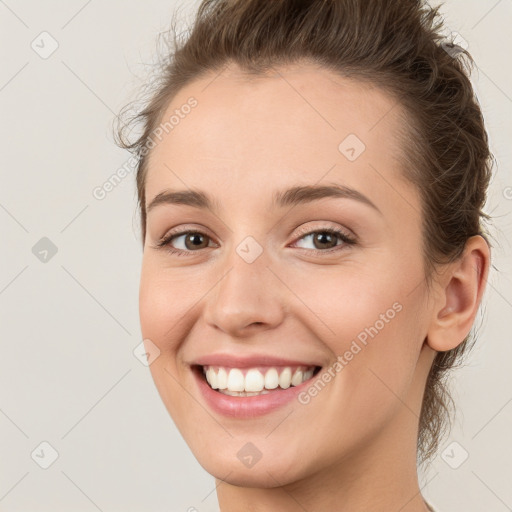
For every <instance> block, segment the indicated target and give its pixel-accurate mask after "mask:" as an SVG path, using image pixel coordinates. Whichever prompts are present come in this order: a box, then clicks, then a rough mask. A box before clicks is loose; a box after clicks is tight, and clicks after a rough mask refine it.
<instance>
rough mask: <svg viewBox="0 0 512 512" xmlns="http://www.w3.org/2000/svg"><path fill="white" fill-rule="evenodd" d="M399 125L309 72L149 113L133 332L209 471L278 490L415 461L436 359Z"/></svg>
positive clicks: (363, 98) (249, 82)
mask: <svg viewBox="0 0 512 512" xmlns="http://www.w3.org/2000/svg"><path fill="white" fill-rule="evenodd" d="M191 97H193V98H194V99H193V100H190V98H191ZM187 102H188V103H187ZM185 105H189V106H190V105H193V106H192V107H186V106H185ZM400 112H401V109H400V107H399V106H398V105H396V102H395V101H394V100H392V99H391V98H390V97H388V96H387V95H386V94H384V93H383V92H382V91H380V90H379V89H377V88H370V87H369V86H365V85H363V84H362V83H359V82H357V81H351V80H348V79H347V78H341V77H339V76H337V75H335V74H333V73H331V72H330V71H327V70H324V69H322V68H318V67H314V66H313V65H305V66H302V67H301V68H298V67H287V68H280V69H279V73H277V72H276V73H275V74H270V75H269V76H266V77H264V78H262V77H259V78H254V77H253V78H249V77H247V76H244V75H242V74H241V73H240V72H238V71H237V69H236V68H228V69H227V70H225V71H224V72H223V73H222V74H220V75H219V74H210V75H208V77H205V78H202V79H201V80H199V81H196V82H194V83H192V84H190V85H188V86H187V87H185V88H184V89H182V90H181V92H180V93H179V94H178V96H177V97H175V98H174V100H173V101H172V104H171V105H170V106H169V108H168V110H167V112H166V114H165V115H164V118H163V122H164V123H165V122H166V121H168V120H169V119H170V118H171V116H174V118H173V120H172V121H171V124H168V125H167V127H166V128H165V129H163V130H160V131H159V132H157V134H156V135H157V136H155V137H153V140H154V142H156V143H157V144H156V146H155V147H154V148H153V149H152V152H151V158H150V162H149V167H148V175H147V182H146V206H147V208H148V211H147V235H146V239H145V245H144V256H143V264H142V275H141V284H140V319H141V329H142V335H143V338H145V343H146V348H147V350H148V352H150V354H153V356H152V358H154V357H155V356H156V355H158V351H159V355H158V357H156V358H155V359H154V361H153V362H152V363H151V365H150V369H151V373H152V376H153V378H154V381H155V383H156V386H157V388H158V391H159V393H160V396H161V397H162V400H163V402H164V403H165V406H166V407H167V409H168V411H169V413H170V414H171V416H172V418H173V419H174V421H175V423H176V425H177V427H178V428H179V430H180V431H181V433H182V435H183V437H184V439H185V440H186V442H187V443H188V445H189V446H190V448H191V450H192V451H193V453H194V454H195V456H196V457H197V459H198V460H199V462H200V463H201V465H202V466H203V467H204V468H205V469H206V470H207V471H208V472H210V473H211V474H213V475H215V476H217V477H219V478H223V479H225V480H228V481H230V482H232V483H235V484H237V485H254V486H268V487H273V486H277V485H278V482H279V484H284V483H289V482H294V481H297V480H298V479H301V478H304V477H307V476H308V475H313V474H315V473H319V472H321V471H322V470H326V469H327V468H332V466H333V465H336V464H341V463H343V461H344V462H345V463H346V462H347V461H349V460H350V461H352V462H354V463H355V461H356V460H361V459H358V457H361V456H362V455H363V454H367V455H368V454H372V453H381V454H382V453H383V450H389V449H393V450H395V449H396V448H399V447H402V448H404V449H408V448H410V449H411V453H414V450H415V443H416V438H415V436H416V428H417V421H418V414H419V408H420V405H421V399H422V394H423V389H424V384H425V378H426V375H427V373H428V369H429V367H430V364H431V362H432V359H433V355H434V352H433V351H432V350H431V349H430V348H428V347H427V345H426V344H424V343H423V342H424V340H425V336H426V334H427V330H428V326H429V318H430V316H431V314H432V313H431V306H430V302H429V301H428V300H427V299H428V296H427V289H426V286H425V280H424V271H423V257H422V236H421V216H420V199H419V195H418V193H417V191H416V190H415V188H414V187H413V186H412V185H410V184H409V183H408V182H407V181H405V180H404V179H403V178H402V177H401V173H402V172H403V169H402V167H401V164H400V162H399V157H400V155H401V152H402V151H403V150H402V148H401V146H400V144H399V142H398V133H399V131H400V130H404V131H406V127H405V126H404V123H403V118H402V117H401V115H400ZM171 125H172V126H171ZM162 134H163V135H162ZM159 139H161V140H159ZM302 187H305V188H302ZM310 187H311V188H310ZM325 187H329V188H325ZM315 189H318V190H317V191H315ZM287 191H289V192H287ZM290 191H291V192H290ZM171 193H174V194H176V193H179V194H178V195H174V196H173V195H171ZM192 193H194V194H192ZM206 198H207V199H208V203H207V202H206V201H205V199H206ZM190 231H193V232H197V233H195V234H194V233H189V232H190ZM163 239H166V240H167V241H168V243H167V245H162V246H161V247H158V244H159V242H160V241H161V240H163ZM171 251H176V252H171ZM150 358H151V356H150ZM150 360H151V359H150ZM318 367H321V369H320V372H319V373H314V374H313V376H311V371H312V370H315V372H318ZM203 368H204V371H206V370H208V368H210V369H209V370H208V376H209V379H210V380H211V384H212V385H213V386H221V387H225V386H226V385H227V386H228V389H227V391H226V389H224V390H223V391H222V392H221V391H219V390H218V389H217V390H214V389H212V387H211V386H210V385H209V384H208V383H207V382H206V380H205V377H204V374H203ZM287 368H289V370H288V369H287ZM219 371H220V375H218V373H219ZM290 377H291V378H292V381H291V382H290ZM215 379H220V382H219V380H217V383H215V382H214V380H215ZM304 379H306V380H305V381H304V382H302V381H303V380H304ZM301 382H302V383H301ZM293 384H295V385H293ZM276 385H277V388H276V387H275V386H276ZM262 386H266V388H265V389H267V392H264V393H263V394H259V395H254V396H231V395H233V394H235V395H236V394H238V393H237V392H236V391H234V390H241V389H244V390H246V389H249V390H258V389H261V388H262ZM281 386H282V387H281ZM268 388H270V389H268ZM230 390H231V392H232V393H231V395H229V392H230ZM253 393H256V391H253ZM404 445H406V446H404ZM367 460H368V459H367Z"/></svg>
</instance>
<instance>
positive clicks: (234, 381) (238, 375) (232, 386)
mask: <svg viewBox="0 0 512 512" xmlns="http://www.w3.org/2000/svg"><path fill="white" fill-rule="evenodd" d="M244 380H245V379H244V374H243V373H242V372H241V371H240V370H239V369H238V368H231V370H230V371H229V375H228V389H229V391H245V387H244V386H245V382H244Z"/></svg>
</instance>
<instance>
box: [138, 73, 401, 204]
mask: <svg viewBox="0 0 512 512" xmlns="http://www.w3.org/2000/svg"><path fill="white" fill-rule="evenodd" d="M190 98H193V99H194V101H195V106H194V107H193V108H188V107H187V108H185V107H184V106H186V105H187V103H189V104H190ZM172 116H174V123H172V128H171V129H168V130H164V131H163V133H162V135H161V140H160V139H158V140H157V139H155V142H156V146H155V147H154V148H153V150H152V152H151V154H150V158H149V165H148V175H147V179H146V198H147V200H148V201H149V200H151V198H152V197H153V196H155V195H156V194H158V193H159V192H161V189H162V188H163V187H175V188H176V187H179V188H185V187H199V188H211V187H219V186H221V187H223V188H222V190H223V191H224V192H226V193H228V192H229V191H230V190H233V189H236V192H237V193H246V194H248V195H250V194H251V193H252V194H254V191H255V190H259V191H260V192H261V194H264V193H265V191H269V190H268V185H269V184H272V185H273V187H272V188H275V189H279V188H284V187H286V186H289V185H290V184H291V183H292V182H293V183H295V184H296V183H297V182H302V183H317V182H319V181H320V180H323V179H324V177H325V179H326V180H327V181H331V182H332V181H336V182H338V183H341V184H347V185H348V184H350V185H354V186H359V187H363V188H365V189H366V190H367V191H368V194H369V195H372V194H373V195H375V194H377V193H378V190H377V189H378V187H379V186H380V187H382V186H383V185H384V182H383V181H382V180H383V176H384V177H385V179H387V180H392V181H402V178H401V176H402V174H401V173H402V170H401V165H400V158H401V155H402V154H403V148H402V146H403V144H402V142H401V140H402V137H401V133H403V127H404V124H405V123H404V113H403V109H402V108H401V106H400V105H399V104H398V103H397V101H396V100H395V99H394V98H392V97H391V96H390V95H388V94H387V93H385V92H384V91H383V90H381V89H380V88H378V87H375V86H372V85H371V84H368V83H363V82H361V81H358V80H356V79H353V78H347V77H341V76H339V75H338V74H335V73H333V72H331V71H329V70H326V69H324V68H322V67H319V66H316V65H312V64H307V65H294V66H287V67H279V68H274V69H271V70H270V71H269V72H267V73H266V74H265V75H264V76H251V75H248V74H247V73H244V72H242V71H241V70H240V69H238V68H236V67H234V66H230V67H228V68H225V69H224V70H223V71H222V72H216V73H209V74H208V75H205V76H204V77H202V78H201V79H199V80H196V81H194V82H192V83H191V84H189V85H187V86H186V87H184V88H183V89H182V90H181V91H180V92H179V93H178V94H177V95H176V97H175V98H174V99H173V101H172V102H171V103H170V105H169V106H168V108H167V110H166V112H165V113H164V115H163V116H162V123H165V122H166V121H168V120H169V119H171V117H172ZM178 118H179V119H178ZM162 126H163V125H162ZM354 156H355V157H356V158H354ZM171 170H172V172H170V171H171ZM362 182H365V183H364V184H363V183H362ZM405 185H406V184H400V185H396V186H405ZM372 189H373V190H372ZM233 192H234V193H235V191H234V190H233ZM261 194H260V195H261ZM270 195H271V191H269V196H270Z"/></svg>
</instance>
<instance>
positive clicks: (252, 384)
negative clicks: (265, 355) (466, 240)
mask: <svg viewBox="0 0 512 512" xmlns="http://www.w3.org/2000/svg"><path fill="white" fill-rule="evenodd" d="M264 386H265V378H264V377H263V375H262V374H261V372H259V371H258V370H254V369H251V370H249V371H248V372H247V374H246V376H245V391H251V392H253V391H261V390H262V389H263V387H264ZM241 391H242V390H241Z"/></svg>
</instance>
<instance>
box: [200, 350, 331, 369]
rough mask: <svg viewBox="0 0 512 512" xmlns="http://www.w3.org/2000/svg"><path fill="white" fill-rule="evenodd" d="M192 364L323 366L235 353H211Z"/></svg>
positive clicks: (268, 356) (230, 366) (241, 366)
mask: <svg viewBox="0 0 512 512" xmlns="http://www.w3.org/2000/svg"><path fill="white" fill-rule="evenodd" d="M191 365H199V366H225V367H228V368H251V367H255V366H321V365H320V364H318V363H316V362H313V361H305V360H302V361H301V360H297V359H284V358H282V357H275V356H271V355H268V354H252V355H247V356H241V355H233V354H222V353H218V354H209V355H205V356H202V357H198V358H197V359H195V360H194V361H193V362H192V363H191Z"/></svg>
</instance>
